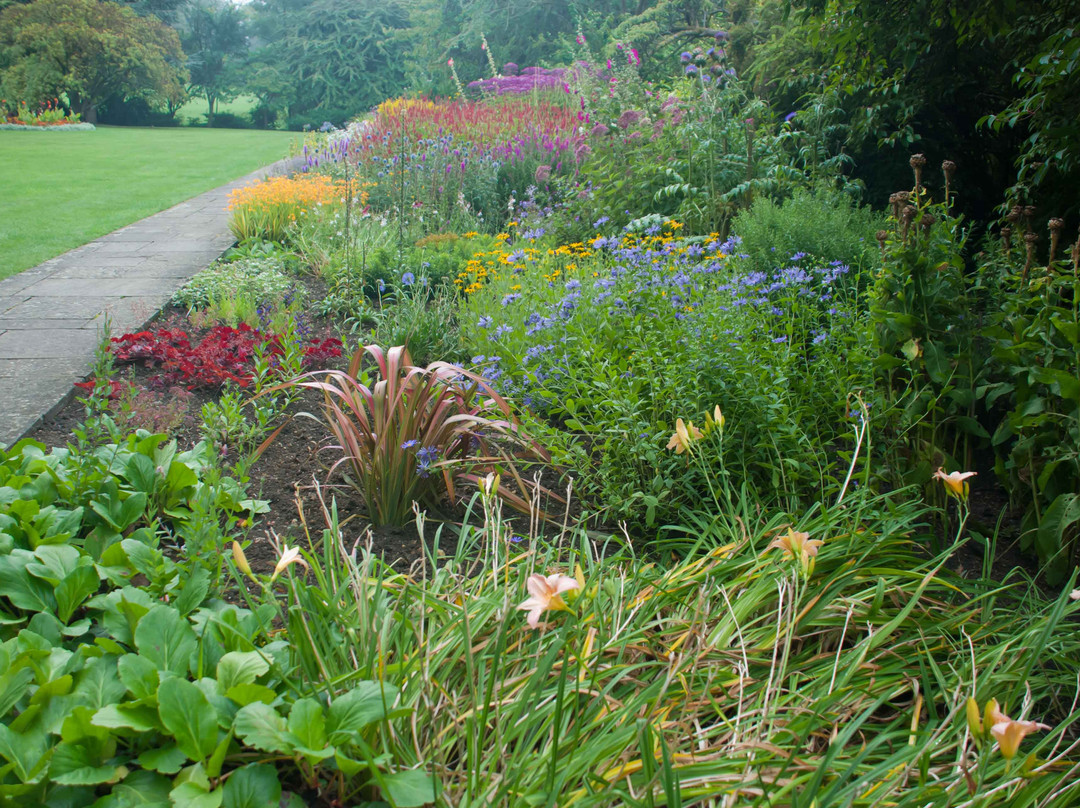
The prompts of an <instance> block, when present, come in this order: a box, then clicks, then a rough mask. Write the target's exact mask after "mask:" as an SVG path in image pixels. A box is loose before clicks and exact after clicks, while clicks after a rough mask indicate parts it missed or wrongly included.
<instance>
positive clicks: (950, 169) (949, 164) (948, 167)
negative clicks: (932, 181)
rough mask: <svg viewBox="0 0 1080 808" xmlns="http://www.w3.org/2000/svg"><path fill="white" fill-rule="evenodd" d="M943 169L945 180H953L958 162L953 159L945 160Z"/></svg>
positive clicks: (942, 165)
mask: <svg viewBox="0 0 1080 808" xmlns="http://www.w3.org/2000/svg"><path fill="white" fill-rule="evenodd" d="M941 170H942V172H943V173H944V174H945V180H946V181H948V180H951V179H952V175H953V174H954V173H955V172H956V163H954V162H953V161H952V160H945V161H944V162H943V163H942V164H941Z"/></svg>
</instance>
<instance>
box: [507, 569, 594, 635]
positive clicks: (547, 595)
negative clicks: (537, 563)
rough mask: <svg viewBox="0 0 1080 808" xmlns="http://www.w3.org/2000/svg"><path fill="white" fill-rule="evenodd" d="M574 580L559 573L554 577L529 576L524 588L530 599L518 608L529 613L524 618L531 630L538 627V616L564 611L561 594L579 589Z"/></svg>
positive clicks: (537, 574) (564, 605)
mask: <svg viewBox="0 0 1080 808" xmlns="http://www.w3.org/2000/svg"><path fill="white" fill-rule="evenodd" d="M580 586H581V585H580V584H579V583H578V582H577V580H576V579H574V578H571V577H570V576H569V575H563V574H562V573H561V572H558V573H555V574H554V575H548V576H544V575H541V574H540V573H534V574H532V575H530V576H529V580H528V581H526V583H525V588H526V589H528V590H529V595H530V597H529V598H528V599H527V600H525V601H524V602H522V603H521V604H520V605H519V606H518V608H519V609H525V610H527V611H528V612H529V614H528V616H527V617H526V618H525V622H527V623H528V624H529V625H530V626H531V627H532V628H538V627H539V626H540V615H541V614H543V613H544V612H546V611H565V610H566V608H567V606H566V602H565V601H563V599H562V593H563V592H568V591H569V590H571V589H578V588H580Z"/></svg>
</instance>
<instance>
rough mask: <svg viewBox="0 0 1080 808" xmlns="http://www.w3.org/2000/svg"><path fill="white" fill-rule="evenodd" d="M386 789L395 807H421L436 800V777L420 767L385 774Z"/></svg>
mask: <svg viewBox="0 0 1080 808" xmlns="http://www.w3.org/2000/svg"><path fill="white" fill-rule="evenodd" d="M382 781H383V785H384V791H385V792H386V796H387V797H388V798H389V800H390V804H391V805H393V806H395V808H420V806H422V805H427V804H428V803H429V802H435V779H434V778H433V777H432V776H431V775H430V774H428V773H427V772H424V771H420V770H419V769H408V770H406V771H403V772H394V773H393V774H387V775H383V777H382Z"/></svg>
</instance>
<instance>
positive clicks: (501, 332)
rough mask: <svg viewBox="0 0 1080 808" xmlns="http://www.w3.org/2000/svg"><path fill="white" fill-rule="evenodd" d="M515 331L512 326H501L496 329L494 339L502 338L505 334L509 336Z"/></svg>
mask: <svg viewBox="0 0 1080 808" xmlns="http://www.w3.org/2000/svg"><path fill="white" fill-rule="evenodd" d="M513 330H514V329H513V327H512V326H508V325H500V326H499V327H498V328H496V329H495V334H494V337H495V339H498V338H499V337H501V336H503V335H505V334H509V333H510V332H511V331H513Z"/></svg>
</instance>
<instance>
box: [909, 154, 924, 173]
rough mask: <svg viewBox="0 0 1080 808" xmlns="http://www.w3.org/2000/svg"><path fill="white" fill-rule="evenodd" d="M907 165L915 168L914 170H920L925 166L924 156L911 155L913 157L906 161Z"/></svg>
mask: <svg viewBox="0 0 1080 808" xmlns="http://www.w3.org/2000/svg"><path fill="white" fill-rule="evenodd" d="M908 165H910V166H911V167H912V168H915V169H919V168H922V167H923V166H924V165H926V155H925V154H913V155H911V159H910V160H908Z"/></svg>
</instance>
